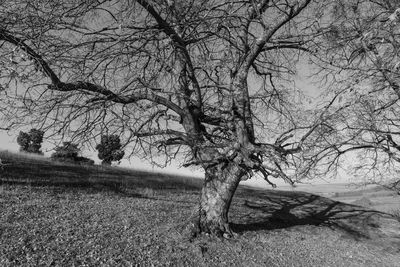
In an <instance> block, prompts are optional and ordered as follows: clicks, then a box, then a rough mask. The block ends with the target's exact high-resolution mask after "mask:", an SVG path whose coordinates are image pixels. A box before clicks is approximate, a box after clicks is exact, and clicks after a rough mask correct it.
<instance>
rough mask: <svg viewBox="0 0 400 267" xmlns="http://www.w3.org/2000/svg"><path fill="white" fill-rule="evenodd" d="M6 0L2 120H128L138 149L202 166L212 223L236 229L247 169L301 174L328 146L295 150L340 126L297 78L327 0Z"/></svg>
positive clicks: (75, 126) (49, 125) (110, 123)
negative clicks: (234, 217) (311, 104)
mask: <svg viewBox="0 0 400 267" xmlns="http://www.w3.org/2000/svg"><path fill="white" fill-rule="evenodd" d="M8 2H9V1H1V2H0V3H1V4H0V5H1V7H2V9H1V10H2V11H0V22H1V23H0V25H1V26H0V40H1V41H2V43H1V44H0V49H1V50H0V51H1V52H0V53H1V54H0V60H1V73H2V76H1V78H0V79H1V84H2V90H3V96H2V98H1V101H2V102H3V103H4V105H6V106H7V109H4V110H2V111H1V112H2V114H3V116H2V118H3V120H4V122H5V123H7V124H11V125H12V124H15V123H18V124H19V125H21V124H24V123H29V124H35V125H36V127H38V128H40V129H44V130H45V132H46V133H49V132H53V133H54V135H59V134H61V135H68V136H71V138H73V139H74V138H75V139H80V140H83V141H91V140H94V139H95V138H96V137H97V136H98V135H100V134H101V133H102V132H107V134H118V135H119V134H120V133H122V134H121V140H123V142H124V143H125V146H126V148H127V147H130V149H131V151H132V153H131V155H133V154H135V153H137V152H138V151H141V153H142V154H143V155H144V156H146V157H147V158H150V159H153V158H154V159H155V158H157V157H159V156H160V155H164V160H165V162H166V163H168V162H170V160H172V159H173V158H175V157H178V158H179V159H180V160H182V161H183V164H184V166H190V165H193V166H200V167H201V168H202V169H204V171H205V181H204V185H203V189H202V192H201V199H200V211H199V224H198V225H199V228H200V230H201V231H202V232H209V233H213V234H215V235H223V234H226V235H228V236H229V235H231V230H230V227H229V224H228V210H229V207H230V204H231V201H232V197H233V194H234V192H235V190H236V188H237V186H238V184H239V182H240V181H241V180H245V179H248V178H250V177H251V176H252V175H253V174H254V173H260V174H261V175H263V176H264V178H265V179H266V180H267V181H268V182H270V180H269V178H270V177H280V178H283V179H284V180H285V181H287V182H289V183H291V184H292V183H293V182H294V180H296V179H300V176H301V177H303V176H307V175H308V174H310V173H311V171H312V170H313V169H314V167H315V166H316V162H318V161H319V160H320V159H322V158H323V157H324V156H323V154H321V157H310V158H305V156H297V153H299V152H300V151H301V150H302V149H303V150H304V147H306V146H308V147H311V146H312V145H313V144H314V141H316V140H319V139H318V138H322V136H323V135H322V133H323V132H325V131H327V130H329V125H324V121H325V120H327V119H328V118H330V117H331V116H332V114H329V112H328V107H330V106H331V105H332V103H333V102H331V103H327V105H326V106H324V108H323V109H321V111H312V110H303V109H302V105H301V97H300V95H301V92H299V91H298V90H296V89H295V87H294V85H293V82H292V81H293V79H294V78H293V77H294V74H295V73H296V65H297V62H298V60H299V59H300V58H301V55H302V54H303V53H304V52H311V51H310V50H309V47H312V45H313V44H314V43H313V42H312V40H313V39H314V38H315V35H316V34H318V32H317V31H316V27H315V25H317V24H318V23H317V22H318V21H319V20H322V21H324V18H322V16H321V15H320V13H317V12H315V11H316V10H320V9H321V8H324V7H325V6H326V5H327V4H325V3H324V1H315V0H314V1H312V0H296V1H294V0H274V1H271V0H262V1H252V0H250V1H211V0H209V1H169V0H166V1H151V0H147V1H146V0H136V1H128V0H126V1H84V2H82V1H73V0H69V1H45V0H40V1H23V0H20V1H12V2H13V5H11V4H8ZM327 2H329V1H327ZM3 103H2V104H3ZM314 118H315V119H314ZM304 162H306V163H307V162H308V163H307V164H303V163H304ZM296 170H297V171H296ZM270 183H271V184H272V182H270Z"/></svg>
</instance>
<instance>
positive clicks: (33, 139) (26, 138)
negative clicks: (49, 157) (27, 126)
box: [17, 129, 44, 154]
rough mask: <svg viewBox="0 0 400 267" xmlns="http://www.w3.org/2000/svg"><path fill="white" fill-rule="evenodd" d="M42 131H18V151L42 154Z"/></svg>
mask: <svg viewBox="0 0 400 267" xmlns="http://www.w3.org/2000/svg"><path fill="white" fill-rule="evenodd" d="M43 135H44V132H43V131H41V130H37V129H31V130H30V131H29V132H28V133H25V132H23V131H20V132H19V135H18V137H17V142H18V144H19V145H20V151H24V152H28V153H35V154H43V152H42V151H41V150H40V149H41V147H42V142H43Z"/></svg>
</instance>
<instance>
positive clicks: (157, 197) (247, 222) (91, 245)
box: [0, 152, 400, 266]
mask: <svg viewBox="0 0 400 267" xmlns="http://www.w3.org/2000/svg"><path fill="white" fill-rule="evenodd" d="M0 158H1V159H2V162H3V163H6V164H7V165H5V166H4V168H3V169H0V181H1V185H0V266H21V265H22V266H39V265H42V266H48V265H52V266H72V265H75V266H80V265H87V266H137V265H138V266H399V262H400V222H399V221H398V220H396V219H395V218H394V217H393V216H391V215H389V214H386V213H382V212H377V211H373V210H369V209H366V208H362V207H360V206H355V205H349V204H344V203H341V202H337V201H333V200H331V199H328V198H324V197H320V196H316V195H313V194H310V193H304V192H289V191H276V190H255V189H250V188H245V187H241V188H239V190H238V192H237V194H236V196H235V198H234V200H233V203H232V208H231V213H230V221H231V223H232V227H233V229H234V230H235V232H236V233H237V235H236V236H235V237H234V238H231V239H216V238H214V237H210V236H207V235H203V236H200V237H198V238H196V239H194V240H190V239H189V238H188V236H189V235H188V233H187V229H188V227H187V224H188V223H189V222H190V221H191V218H193V217H194V216H195V215H196V205H197V201H198V198H199V190H200V187H201V180H199V179H191V178H187V177H177V176H171V175H161V174H154V173H145V172H136V171H131V170H128V169H120V168H103V167H100V166H76V165H65V164H59V163H54V162H51V161H49V160H47V159H43V158H34V157H25V156H21V155H19V154H12V153H6V152H2V153H0Z"/></svg>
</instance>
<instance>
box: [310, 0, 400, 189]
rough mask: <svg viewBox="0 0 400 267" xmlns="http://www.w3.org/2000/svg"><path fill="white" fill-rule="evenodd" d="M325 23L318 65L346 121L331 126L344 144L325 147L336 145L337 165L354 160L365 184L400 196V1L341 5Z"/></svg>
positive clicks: (354, 168) (318, 40)
mask: <svg viewBox="0 0 400 267" xmlns="http://www.w3.org/2000/svg"><path fill="white" fill-rule="evenodd" d="M324 17H325V18H326V20H325V21H330V23H325V24H324V23H322V24H320V25H319V26H318V28H319V32H320V33H321V34H320V35H319V38H316V39H315V40H314V42H315V46H316V47H318V49H320V50H321V51H324V53H320V57H318V58H314V59H317V62H316V63H317V64H319V65H320V67H322V68H320V69H319V73H318V74H319V77H325V82H326V84H329V85H330V92H331V94H332V95H334V96H335V98H336V104H335V105H334V106H336V108H337V109H338V108H339V107H341V111H340V112H339V113H340V114H341V115H339V114H338V113H337V114H336V115H337V117H336V121H331V122H330V125H331V126H332V129H334V131H337V132H340V136H339V139H338V140H336V142H335V144H332V143H331V144H328V143H326V144H325V145H322V146H324V147H325V148H327V147H328V146H329V145H334V148H335V151H334V150H332V149H331V152H332V159H335V160H336V163H337V160H339V159H340V158H341V157H342V156H344V155H346V154H351V158H352V159H353V161H354V164H350V165H351V172H352V173H353V174H355V175H358V176H361V177H363V181H364V182H365V183H375V184H380V185H383V186H385V187H388V188H390V189H393V190H395V191H397V192H398V193H400V186H399V183H400V181H399V178H398V170H399V167H400V165H399V164H400V146H399V144H400V120H399V116H398V114H399V111H400V105H399V104H400V103H399V98H400V72H399V67H400V61H399V59H400V54H399V51H400V38H399V35H398V32H399V30H400V1H387V0H376V1H375V0H374V1H372V0H366V1H357V0H350V1H342V0H336V1H333V4H332V6H331V8H330V9H327V10H325V11H324ZM327 123H329V122H327ZM327 144H328V146H327ZM331 163H332V161H331ZM336 163H335V164H336Z"/></svg>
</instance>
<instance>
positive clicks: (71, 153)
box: [51, 142, 80, 162]
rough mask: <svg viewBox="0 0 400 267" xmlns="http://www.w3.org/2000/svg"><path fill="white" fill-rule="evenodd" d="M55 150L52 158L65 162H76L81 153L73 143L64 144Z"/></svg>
mask: <svg viewBox="0 0 400 267" xmlns="http://www.w3.org/2000/svg"><path fill="white" fill-rule="evenodd" d="M54 150H55V152H54V153H53V154H51V158H52V159H56V160H58V161H64V162H74V161H75V160H76V158H77V157H78V154H79V152H80V150H79V148H78V145H77V144H73V143H71V142H64V143H63V145H62V146H58V147H56V148H55V149H54Z"/></svg>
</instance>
